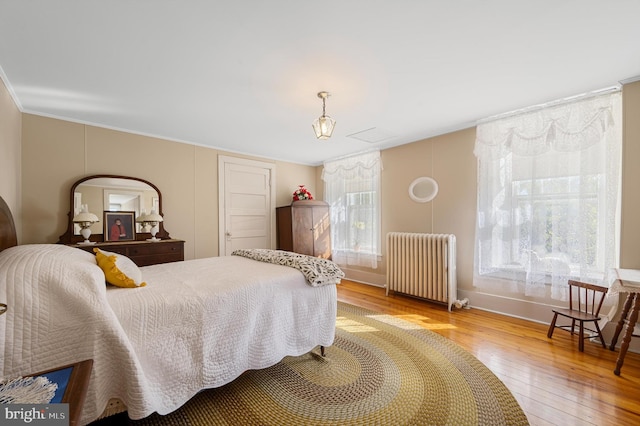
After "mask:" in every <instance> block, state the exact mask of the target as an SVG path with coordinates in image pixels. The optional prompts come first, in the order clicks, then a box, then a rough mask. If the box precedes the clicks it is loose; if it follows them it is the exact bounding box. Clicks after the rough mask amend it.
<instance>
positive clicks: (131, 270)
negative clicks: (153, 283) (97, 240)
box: [93, 248, 146, 287]
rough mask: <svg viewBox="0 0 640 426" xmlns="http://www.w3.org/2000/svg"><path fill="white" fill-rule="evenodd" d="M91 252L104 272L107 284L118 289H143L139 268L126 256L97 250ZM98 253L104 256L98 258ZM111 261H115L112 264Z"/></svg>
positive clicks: (143, 284)
mask: <svg viewBox="0 0 640 426" xmlns="http://www.w3.org/2000/svg"><path fill="white" fill-rule="evenodd" d="M93 251H94V252H95V253H96V262H97V263H98V265H99V266H100V267H101V268H102V270H103V271H104V273H105V276H106V278H107V282H108V283H109V284H112V285H116V286H118V287H143V286H145V285H146V284H145V283H143V282H142V272H141V271H140V268H138V265H136V264H135V263H134V262H133V260H131V259H129V258H128V257H127V256H125V255H122V254H119V253H113V252H110V251H105V250H100V249H98V248H95V249H93ZM99 253H101V254H102V255H104V256H100V254H99ZM112 260H115V261H114V262H112ZM122 274H124V275H122Z"/></svg>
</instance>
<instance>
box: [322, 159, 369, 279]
mask: <svg viewBox="0 0 640 426" xmlns="http://www.w3.org/2000/svg"><path fill="white" fill-rule="evenodd" d="M381 170H382V163H381V161H380V151H374V152H367V153H364V154H359V155H355V156H352V157H348V158H343V159H339V160H335V161H328V162H325V163H324V169H323V171H322V180H324V198H325V201H327V202H328V203H329V204H330V206H331V245H332V252H331V255H332V259H333V261H334V262H336V263H337V264H339V265H357V266H366V267H369V268H374V269H375V268H377V266H378V258H379V257H380V255H381V254H380V172H381Z"/></svg>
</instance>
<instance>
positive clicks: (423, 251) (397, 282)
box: [387, 232, 457, 311]
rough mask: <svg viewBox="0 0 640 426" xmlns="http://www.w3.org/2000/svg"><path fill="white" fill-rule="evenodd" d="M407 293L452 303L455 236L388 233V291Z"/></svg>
mask: <svg viewBox="0 0 640 426" xmlns="http://www.w3.org/2000/svg"><path fill="white" fill-rule="evenodd" d="M389 291H394V292H398V293H403V294H407V295H410V296H415V297H419V298H422V299H427V300H431V301H435V302H441V303H446V304H447V306H448V307H449V311H451V306H452V305H453V303H454V301H455V300H456V296H457V294H456V293H457V282H456V236H455V235H453V234H417V233H408V232H389V233H388V234H387V295H389Z"/></svg>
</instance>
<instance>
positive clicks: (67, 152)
mask: <svg viewBox="0 0 640 426" xmlns="http://www.w3.org/2000/svg"><path fill="white" fill-rule="evenodd" d="M5 98H6V96H5V95H4V94H3V97H2V98H0V99H2V102H4V103H7V101H6V99H5ZM623 102H624V104H623V105H624V110H623V111H624V124H623V128H624V135H623V137H624V157H623V182H622V183H623V185H622V241H621V266H622V267H626V268H640V221H638V220H637V217H638V214H637V212H638V211H640V197H639V196H638V195H637V193H638V192H637V186H638V182H640V168H638V167H637V166H636V165H637V164H638V163H639V162H640V120H639V119H636V118H637V117H640V82H637V83H632V84H628V85H625V86H624V88H623ZM8 103H9V104H10V106H11V108H13V111H14V112H13V113H9V114H7V113H6V112H5V111H6V109H5V108H4V107H3V110H2V111H3V113H2V115H1V116H0V120H3V121H1V122H0V123H3V125H2V127H0V130H1V131H2V135H3V140H2V144H3V149H4V147H5V145H6V146H8V147H9V148H10V152H13V154H11V155H12V156H13V158H19V153H17V154H16V153H15V151H19V148H20V147H19V146H17V143H16V139H19V138H20V136H19V134H20V129H19V123H20V116H19V114H16V113H15V106H14V105H12V102H10V100H9V102H8ZM6 121H9V123H13V124H12V125H10V126H9V130H7V129H6V127H7V125H6V124H4V123H5V122H6ZM16 123H18V124H16ZM16 128H17V129H16ZM4 134H9V135H10V136H9V140H13V142H10V143H8V144H7V142H6V140H7V137H6V136H4ZM474 143H475V128H469V129H465V130H461V131H458V132H453V133H450V134H446V135H442V136H437V137H434V138H429V139H425V140H421V141H417V142H414V143H411V144H407V145H403V146H399V147H395V148H391V149H387V150H383V151H382V153H381V157H382V162H383V166H384V170H383V172H382V189H381V191H382V235H383V246H384V235H386V233H387V232H389V231H410V232H433V233H453V234H455V235H456V238H457V243H458V261H457V264H458V288H459V290H460V291H459V294H458V296H459V297H460V298H461V297H470V298H471V299H472V300H473V301H474V304H475V305H476V306H482V307H484V308H486V309H491V310H496V311H500V312H504V313H508V314H512V315H517V316H524V317H528V318H533V319H536V318H538V319H540V320H548V318H547V317H548V306H546V305H544V304H539V303H533V301H531V300H527V298H525V297H520V296H513V295H487V294H483V293H479V292H476V291H475V289H474V287H473V285H472V276H473V254H474V251H473V246H474V238H475V236H474V234H475V210H476V159H475V156H474V155H473V146H474ZM218 154H224V155H230V154H228V153H224V152H219V151H217V150H215V149H209V148H204V147H198V146H192V145H187V144H181V143H176V142H171V141H167V140H160V139H154V138H150V137H145V136H139V135H133V134H129V133H123V132H118V131H113V130H108V129H103V128H98V127H93V126H85V125H82V124H76V123H70V122H66V121H62V120H55V119H49V118H44V117H39V116H34V115H29V114H24V115H23V116H22V204H23V206H22V207H23V214H22V215H21V216H19V217H21V218H22V219H23V243H32V242H55V241H57V238H58V236H59V235H60V234H62V233H63V231H64V229H65V224H66V212H67V211H68V205H69V200H68V197H69V188H70V186H71V184H72V183H73V182H74V181H75V180H76V179H78V178H79V177H82V176H86V175H88V174H95V173H113V174H123V175H129V176H136V177H141V178H143V179H146V180H149V181H151V182H153V183H155V184H156V185H157V186H158V187H159V188H160V189H161V191H162V193H163V202H164V206H163V209H164V213H165V217H166V223H165V226H166V228H167V230H168V231H169V232H170V233H171V235H172V236H173V237H175V238H180V239H184V240H186V241H187V244H186V257H187V258H199V257H206V256H215V255H217V254H218V202H217V200H218V170H217V167H218V162H217V158H218ZM236 156H237V155H236ZM238 157H242V158H252V159H257V160H260V161H266V162H271V163H274V164H276V205H278V206H281V205H286V204H289V203H290V200H291V194H292V192H293V191H294V190H295V189H296V188H297V186H298V185H299V184H304V185H305V186H306V187H307V188H308V189H309V190H310V191H311V192H312V194H313V195H314V196H315V198H317V199H322V196H323V183H322V180H321V173H322V167H308V166H303V165H297V164H291V163H286V162H278V161H271V160H264V159H260V158H255V157H246V156H238ZM4 158H5V157H4V156H3V159H2V160H0V161H5V162H6V163H7V164H8V165H9V166H10V167H13V168H14V170H13V172H10V173H9V174H13V175H16V174H17V175H19V165H15V164H14V162H12V161H11V160H9V161H7V160H4ZM114 158H117V160H113V159H114ZM2 170H3V172H4V170H5V169H4V167H3V169H2ZM4 173H6V172H4ZM420 176H431V177H433V178H434V179H435V180H436V181H437V182H438V185H439V189H440V191H439V193H438V196H437V197H436V198H435V199H434V200H433V201H431V202H429V203H423V204H421V203H416V202H414V201H412V200H411V199H410V198H409V196H408V192H407V191H408V186H409V184H410V183H411V181H412V180H413V179H415V178H417V177H420ZM13 177H14V176H10V179H12V178H13ZM16 180H18V181H19V179H16ZM0 185H2V183H0ZM5 185H6V184H5ZM18 187H19V184H17V183H16V184H14V183H12V184H11V185H10V188H9V189H6V188H3V187H2V186H0V188H1V189H2V191H3V193H2V195H3V196H6V195H5V194H8V195H9V196H8V198H11V193H12V192H13V193H16V192H17V191H18V190H17V189H16V188H18ZM13 198H14V199H15V198H16V196H15V195H14V196H13ZM18 198H19V197H18ZM14 203H16V204H17V203H18V202H17V201H14ZM384 251H385V249H384V247H383V255H386V253H385V252H384ZM385 262H386V258H385V257H383V260H382V262H381V263H380V267H379V268H378V269H375V270H371V269H367V268H357V269H348V270H347V276H348V277H349V278H352V279H357V280H361V281H364V282H370V283H374V284H379V285H384V283H385V273H386V271H385ZM513 302H515V303H516V304H514V305H513V306H511V305H512V304H513ZM518 303H520V304H518ZM509 306H511V307H509Z"/></svg>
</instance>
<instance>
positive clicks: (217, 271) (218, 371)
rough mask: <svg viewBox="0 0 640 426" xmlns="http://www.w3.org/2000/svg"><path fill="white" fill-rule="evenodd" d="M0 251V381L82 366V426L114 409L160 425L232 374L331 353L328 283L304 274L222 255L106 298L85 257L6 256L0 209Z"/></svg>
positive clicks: (15, 252)
mask: <svg viewBox="0 0 640 426" xmlns="http://www.w3.org/2000/svg"><path fill="white" fill-rule="evenodd" d="M0 250H2V252H1V253H0V302H4V303H7V305H8V310H7V313H6V314H5V315H2V317H0V342H1V343H0V345H2V349H1V352H2V354H3V356H2V360H1V361H0V364H1V365H0V372H1V376H2V377H5V378H9V377H15V376H19V375H24V374H29V373H30V372H34V371H41V370H45V369H49V368H54V367H56V366H60V365H66V364H70V363H73V362H77V361H81V360H84V359H93V361H94V364H93V371H92V374H91V380H90V384H89V389H88V391H87V395H86V400H85V404H84V408H83V413H82V421H81V423H82V424H86V423H89V422H91V421H93V420H95V419H97V418H99V417H101V416H102V415H103V413H105V412H108V411H109V410H108V409H107V405H108V404H109V401H114V400H117V401H121V402H122V404H124V406H126V410H127V411H128V415H129V417H131V418H133V419H139V418H143V417H146V416H148V415H150V414H151V413H153V412H158V413H160V414H167V413H169V412H171V411H174V410H175V409H177V408H179V407H180V406H181V405H182V404H184V403H185V402H186V401H187V400H189V399H190V398H191V397H192V396H193V395H195V394H196V393H197V392H199V391H200V390H202V389H207V388H213V387H218V386H222V385H224V384H226V383H229V382H231V381H233V380H234V379H235V378H237V377H238V376H239V375H240V374H242V373H243V372H244V371H247V370H250V369H260V368H265V367H268V366H271V365H274V364H276V363H278V362H279V361H280V360H281V359H282V358H284V357H285V356H298V355H302V354H304V353H307V352H309V351H311V350H317V349H316V348H317V347H319V346H323V347H324V346H330V345H331V344H332V343H333V339H334V333H335V321H336V307H337V298H336V286H335V283H337V282H339V278H340V276H339V275H335V276H333V277H330V278H329V279H328V280H324V281H323V282H322V283H321V284H326V285H318V283H316V285H315V286H312V285H310V284H309V281H308V280H307V279H306V278H305V275H304V274H303V272H304V271H303V272H301V271H300V270H298V269H294V268H291V267H288V266H283V265H279V264H273V263H269V262H264V261H256V260H253V259H249V258H247V257H241V256H224V257H215V258H208V259H196V260H188V261H183V262H175V263H169V264H160V265H153V266H145V267H141V268H139V269H140V273H141V276H142V279H143V280H144V281H145V282H146V283H147V285H146V286H144V287H136V288H119V287H113V286H111V285H106V284H105V275H104V273H103V271H102V269H100V268H99V267H98V266H97V264H96V258H95V256H94V255H92V254H90V253H88V252H85V251H83V250H78V249H75V248H71V247H67V246H64V245H60V244H33V245H21V246H17V245H16V238H15V229H14V227H13V220H12V218H11V215H10V212H9V211H8V208H7V207H6V204H5V203H4V201H3V200H1V199H0ZM336 270H337V271H339V269H337V268H336ZM340 273H341V272H340ZM105 410H107V411H105ZM116 411H119V410H116Z"/></svg>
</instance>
